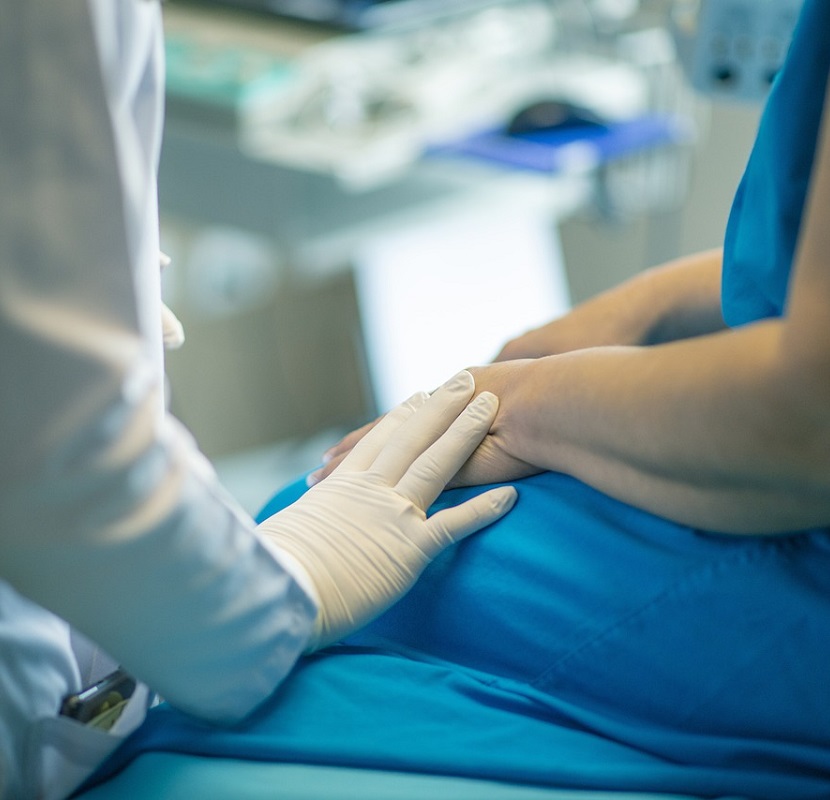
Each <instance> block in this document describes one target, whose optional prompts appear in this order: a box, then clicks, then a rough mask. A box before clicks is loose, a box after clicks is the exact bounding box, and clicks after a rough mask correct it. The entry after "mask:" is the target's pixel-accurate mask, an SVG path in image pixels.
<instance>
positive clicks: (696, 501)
mask: <svg viewBox="0 0 830 800" xmlns="http://www.w3.org/2000/svg"><path fill="white" fill-rule="evenodd" d="M828 106H830V100H827V99H826V100H825V124H824V127H823V133H822V135H821V137H820V143H819V150H818V152H817V159H816V163H815V166H814V169H813V176H812V181H811V187H810V193H809V195H808V200H807V211H806V215H805V218H804V222H803V225H802V228H801V238H800V241H799V247H798V250H797V252H796V256H795V265H794V271H793V276H792V279H791V287H790V291H789V296H788V302H787V310H786V316H785V317H783V318H781V319H775V320H766V321H763V322H759V323H756V324H752V325H747V326H745V327H743V328H739V329H735V330H729V331H722V332H718V333H713V334H710V335H706V336H700V337H697V338H693V339H686V340H682V341H677V342H672V343H668V344H662V345H657V346H654V347H596V348H592V349H587V350H578V351H573V352H570V353H565V354H562V355H557V356H548V357H545V358H539V359H528V360H523V361H508V362H504V363H500V364H493V365H490V366H488V367H482V368H479V369H476V370H473V373H474V375H475V379H476V386H477V388H478V389H479V390H485V389H487V390H489V391H492V392H494V393H495V394H496V395H498V396H499V398H500V400H501V405H500V408H499V415H498V417H497V419H496V423H495V424H494V426H493V428H492V431H491V434H490V435H489V436H488V437H487V438H486V439H485V442H484V444H483V445H482V446H481V448H479V450H478V451H477V453H476V454H475V455H474V457H473V459H472V460H471V462H470V463H469V465H468V466H467V467H466V468H465V470H464V471H463V473H462V476H461V477H462V479H463V480H464V481H465V482H482V481H490V480H501V479H505V478H511V477H513V476H512V475H511V474H510V470H511V469H512V468H513V466H514V465H515V463H517V462H518V463H526V464H532V465H534V466H536V467H538V468H545V469H552V470H558V471H561V472H565V473H569V474H571V475H574V476H576V477H578V478H581V479H582V480H584V481H586V482H587V483H589V484H591V485H593V486H595V487H597V488H599V489H601V490H602V491H604V492H607V493H608V494H610V495H612V496H614V497H617V498H619V499H622V500H625V501H627V502H630V503H632V504H634V505H637V506H640V507H642V508H645V509H648V510H650V511H653V512H656V513H659V514H662V515H665V516H666V517H669V518H671V519H674V520H676V521H679V522H682V523H686V524H690V525H694V526H699V527H705V528H714V529H720V530H725V531H733V532H758V533H763V532H772V531H781V530H793V529H798V528H805V527H810V526H814V525H826V524H828V523H830V311H828V309H830V226H829V225H828V219H827V213H828V212H827V210H828V209H830V124H828V122H827V117H828Z"/></svg>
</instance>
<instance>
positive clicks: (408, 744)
mask: <svg viewBox="0 0 830 800" xmlns="http://www.w3.org/2000/svg"><path fill="white" fill-rule="evenodd" d="M794 41H795V44H794V47H793V51H792V56H791V58H790V59H789V60H788V62H787V64H786V66H785V68H784V70H783V72H782V74H781V75H780V76H779V80H778V82H777V83H776V86H775V88H774V90H773V93H772V95H771V98H770V100H769V103H768V107H767V109H766V112H765V114H764V116H763V120H762V125H761V129H760V132H759V136H758V143H757V145H756V147H755V150H754V152H753V154H752V157H751V159H750V162H749V165H748V168H747V173H746V176H745V178H744V181H743V183H742V185H741V188H740V190H739V192H738V195H737V197H736V202H735V208H734V210H733V214H732V217H731V219H730V225H729V232H728V235H727V242H726V256H725V261H726V267H725V281H724V306H725V312H726V314H727V318H729V319H730V320H731V321H734V322H746V321H748V320H750V319H753V318H757V317H758V316H764V315H769V314H774V313H780V312H781V308H782V307H783V302H784V293H785V291H786V275H787V273H788V271H789V266H790V264H791V261H792V252H793V247H794V243H795V236H796V234H797V228H798V223H799V220H800V217H801V212H802V209H803V204H804V195H805V191H806V180H807V175H808V174H809V169H810V165H811V163H812V160H813V154H814V150H815V140H816V134H817V128H818V124H819V119H820V109H821V104H822V100H823V95H824V87H825V84H826V82H827V73H828V67H829V66H830V47H828V43H830V2H828V0H808V1H807V2H806V4H805V6H804V10H803V18H802V21H801V24H800V25H799V27H798V29H797V32H796V36H795V40H794ZM773 146H774V147H775V149H774V153H775V157H774V158H773V156H772V152H773V151H772V148H773ZM793 176H794V181H793V183H792V184H791V182H790V178H791V177H793ZM756 264H757V265H759V268H758V270H757V271H756V270H755V269H754V267H755V265H756ZM518 487H519V501H518V504H517V506H516V507H515V509H514V510H513V511H512V512H511V513H510V514H508V515H507V516H506V517H505V518H504V519H502V520H500V521H499V522H497V523H495V524H494V525H492V526H491V527H490V528H488V529H487V530H485V531H483V532H480V533H478V534H476V535H475V536H473V537H471V538H470V539H468V540H466V541H464V542H462V543H461V544H460V545H458V546H456V547H454V548H452V549H450V550H448V551H446V552H444V553H443V554H442V555H441V556H440V557H439V558H438V559H437V560H436V561H435V562H434V563H433V564H432V565H431V566H430V567H429V568H428V569H427V571H426V572H425V574H424V575H423V577H422V579H421V580H420V581H419V582H418V584H417V585H416V586H415V587H414V589H413V590H412V591H411V592H410V593H409V594H408V595H407V596H406V597H405V598H404V599H403V600H402V601H401V602H400V603H398V604H397V605H396V606H395V607H393V608H392V609H391V610H389V611H388V612H387V613H386V614H384V615H383V616H381V617H380V618H379V619H377V620H376V621H375V622H373V623H372V624H370V625H369V626H367V627H366V628H365V629H364V630H363V631H361V632H360V633H358V634H357V635H355V636H353V637H352V638H351V639H350V640H348V641H347V642H345V643H344V644H342V645H338V646H336V647H333V648H330V649H329V650H327V651H324V652H322V653H319V654H316V655H314V656H312V657H309V658H306V659H304V660H302V661H301V662H300V664H299V665H298V668H297V669H296V670H295V672H294V673H293V675H292V676H291V677H290V678H289V679H288V680H287V681H286V682H285V683H284V684H283V685H282V686H281V687H279V689H278V690H277V691H276V693H275V694H274V696H273V697H272V698H271V699H270V700H269V701H268V702H267V703H266V704H265V705H264V706H263V707H261V708H260V710H259V711H258V712H256V713H255V714H254V716H253V717H252V718H250V719H248V720H247V721H245V722H244V723H242V724H241V725H238V726H237V727H235V728H233V729H220V728H215V727H212V726H210V725H208V724H206V723H202V722H199V721H196V720H194V719H191V718H188V717H187V716H185V715H183V714H181V713H179V712H177V711H175V710H174V709H172V708H169V707H161V708H158V709H156V710H154V711H153V712H152V713H151V714H150V716H149V719H148V720H147V722H146V723H145V725H144V726H143V727H142V728H141V729H140V730H139V731H138V732H137V733H136V734H134V735H133V737H132V738H131V739H130V740H128V742H127V743H126V744H125V745H124V746H123V747H122V748H121V750H120V751H119V752H118V753H116V755H115V756H114V757H113V758H112V759H111V761H110V762H109V763H108V764H107V765H106V767H105V769H104V771H103V772H102V776H104V775H106V774H109V773H111V772H113V771H115V770H117V769H119V768H120V767H121V766H123V765H124V764H125V763H127V762H128V761H129V760H130V759H131V758H132V757H134V756H135V755H136V754H138V753H140V752H143V751H150V750H170V751H175V752H185V753H191V754H197V755H207V756H223V757H236V758H250V759H261V760H268V761H293V762H302V763H311V764H331V765H343V766H360V767H368V768H376V769H390V770H406V771H414V772H428V773H434V774H449V775H461V776H470V777H479V778H490V779H493V780H503V781H514V782H527V783H533V784H539V785H547V786H552V787H560V788H585V789H611V790H631V791H636V790H641V791H660V792H676V793H687V794H689V793H690V794H694V795H698V796H719V795H728V794H733V795H743V796H751V797H754V798H769V800H795V799H796V798H826V797H828V796H830V681H828V680H827V676H826V671H827V665H828V664H830V633H828V631H830V533H829V532H828V531H827V530H815V531H804V532H798V533H793V534H789V535H782V536H777V537H743V536H728V535H722V534H718V533H714V532H705V531H698V530H693V529H690V528H686V527H683V526H680V525H677V524H674V523H672V522H669V521H667V520H664V519H661V518H659V517H656V516H654V515H651V514H648V513H646V512H643V511H640V510H638V509H635V508H633V507H631V506H628V505H626V504H624V503H620V502H618V501H616V500H613V499H611V498H609V497H606V496H605V495H603V494H601V493H599V492H597V491H595V490H593V489H591V488H590V487H588V486H586V485H585V484H583V483H580V482H579V481H576V480H574V479H572V478H569V477H566V476H563V475H557V474H551V473H548V474H543V475H538V476H535V477H532V478H528V479H525V480H523V481H521V482H519V484H518ZM302 491H303V485H302V484H301V483H297V484H296V485H294V486H291V487H289V488H288V489H287V490H285V491H284V492H282V493H280V494H279V495H277V497H275V498H274V500H272V502H271V503H269V505H268V507H267V508H266V509H265V510H264V511H263V515H262V516H266V515H268V514H271V513H274V512H275V511H277V510H278V509H279V508H280V507H282V506H284V505H285V504H287V503H290V502H291V501H292V500H293V499H295V498H296V497H297V496H298V495H299V494H300V493H301V492H302ZM479 491H481V488H474V489H463V490H454V491H450V492H446V493H444V495H442V497H441V498H440V499H439V501H438V503H437V504H436V505H437V506H443V505H446V504H452V503H456V502H459V501H461V500H463V499H464V498H466V497H469V496H471V495H472V494H473V493H475V492H479Z"/></svg>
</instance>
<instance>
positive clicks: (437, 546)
mask: <svg viewBox="0 0 830 800" xmlns="http://www.w3.org/2000/svg"><path fill="white" fill-rule="evenodd" d="M517 497H518V492H517V491H516V489H515V487H513V486H499V487H497V488H495V489H490V490H488V491H486V492H484V493H483V494H480V495H476V496H475V497H473V498H471V499H470V500H467V501H465V502H463V503H461V504H460V505H457V506H452V507H451V508H445V509H444V510H443V511H439V512H438V513H437V514H433V515H432V516H431V517H430V518H429V519H428V520H427V522H426V528H425V529H426V532H427V535H428V537H429V541H427V542H420V543H419V546H420V547H421V549H422V550H423V551H424V553H426V555H427V556H428V557H429V558H435V556H437V555H438V553H440V552H441V550H443V549H444V548H445V547H448V546H449V545H451V544H454V543H455V542H458V541H460V540H461V539H463V538H464V537H465V536H469V535H470V534H471V533H475V532H476V531H478V530H481V529H482V528H484V527H486V526H487V525H490V524H491V523H493V522H495V521H496V520H497V519H499V518H500V517H503V516H504V515H505V514H506V513H507V512H508V511H510V509H511V508H513V504H514V503H515V502H516V498H517Z"/></svg>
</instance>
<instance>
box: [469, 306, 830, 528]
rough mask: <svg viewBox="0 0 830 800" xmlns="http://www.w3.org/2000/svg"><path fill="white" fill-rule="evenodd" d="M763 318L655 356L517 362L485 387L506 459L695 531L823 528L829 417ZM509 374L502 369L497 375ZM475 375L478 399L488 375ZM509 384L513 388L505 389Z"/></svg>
mask: <svg viewBox="0 0 830 800" xmlns="http://www.w3.org/2000/svg"><path fill="white" fill-rule="evenodd" d="M782 328H783V322H781V321H771V322H765V323H761V324H757V325H754V326H749V327H747V328H745V329H742V330H739V331H729V332H726V333H721V334H714V335H710V336H705V337H701V338H697V339H690V340H686V341H682V342H676V343H672V344H667V345H661V346H658V347H647V348H639V347H620V348H595V349H593V350H583V351H578V352H574V353H567V354H564V355H561V356H553V357H549V358H544V359H537V360H528V361H523V362H514V365H513V369H514V370H515V371H514V373H513V375H512V376H511V377H510V378H509V379H508V380H504V379H503V378H502V379H500V380H501V381H502V383H503V384H504V387H492V388H494V390H495V391H497V392H500V397H501V400H502V405H501V410H500V412H499V419H497V421H496V425H495V426H494V429H493V434H492V435H493V438H494V442H495V443H496V446H497V447H498V448H499V449H500V450H501V452H503V453H508V454H509V455H510V456H512V457H514V458H517V459H520V460H522V461H525V462H528V463H530V464H533V465H536V466H538V467H541V468H546V469H552V470H557V471H561V472H565V473H569V474H572V475H574V476H576V477H578V478H581V479H582V480H585V481H586V482H588V483H590V484H592V485H593V486H595V487H596V488H598V489H600V490H602V491H605V492H607V493H609V494H611V495H613V496H616V497H618V498H620V499H622V500H624V501H627V502H630V503H632V504H634V505H637V506H640V507H643V508H646V509H648V510H651V511H654V512H656V513H659V514H662V515H664V516H667V517H670V518H672V519H675V520H677V521H679V522H682V523H686V524H690V525H693V526H698V527H705V528H711V529H719V530H725V531H734V532H770V531H780V530H793V529H797V528H802V527H809V526H812V525H818V524H822V523H824V524H826V523H828V522H830V419H828V414H827V413H826V412H824V413H822V412H819V411H818V408H819V407H820V406H821V403H816V402H815V398H813V399H812V400H810V399H809V397H810V392H813V391H814V389H815V387H813V386H812V385H811V381H810V379H809V377H808V376H807V375H806V374H805V372H804V370H803V369H795V368H792V369H790V368H789V367H788V364H787V363H786V360H785V359H783V358H782V357H781V347H780V341H781V332H782ZM503 366H504V367H505V368H508V367H509V365H508V364H505V365H503ZM495 368H497V367H492V368H483V370H482V371H478V370H476V371H475V375H476V383H477V386H478V387H479V388H480V389H485V388H490V387H489V384H490V382H491V381H490V379H489V377H488V370H490V369H495ZM507 387H509V388H507Z"/></svg>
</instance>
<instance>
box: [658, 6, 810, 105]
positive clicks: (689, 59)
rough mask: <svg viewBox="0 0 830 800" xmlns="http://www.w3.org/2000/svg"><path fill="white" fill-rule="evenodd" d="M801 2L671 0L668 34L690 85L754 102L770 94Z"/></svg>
mask: <svg viewBox="0 0 830 800" xmlns="http://www.w3.org/2000/svg"><path fill="white" fill-rule="evenodd" d="M802 3H803V0H764V2H762V3H758V2H752V0H675V2H674V3H673V8H672V22H673V32H674V35H675V38H676V40H677V42H678V52H679V54H680V57H681V61H682V63H683V66H684V68H685V70H686V71H687V73H688V75H689V78H690V80H691V82H692V84H693V86H694V87H695V88H696V89H698V90H699V91H701V92H703V93H705V94H707V95H709V96H712V97H721V98H729V99H735V100H744V101H751V102H757V101H760V100H762V99H763V98H764V97H765V96H766V94H767V92H768V91H769V88H770V85H771V84H772V81H773V79H774V78H775V75H776V73H777V72H778V69H779V68H780V66H781V63H782V62H783V60H784V56H785V54H786V52H787V47H788V46H789V43H790V38H791V37H792V33H793V28H794V27H795V23H796V19H797V18H798V12H799V10H800V9H801V5H802Z"/></svg>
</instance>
